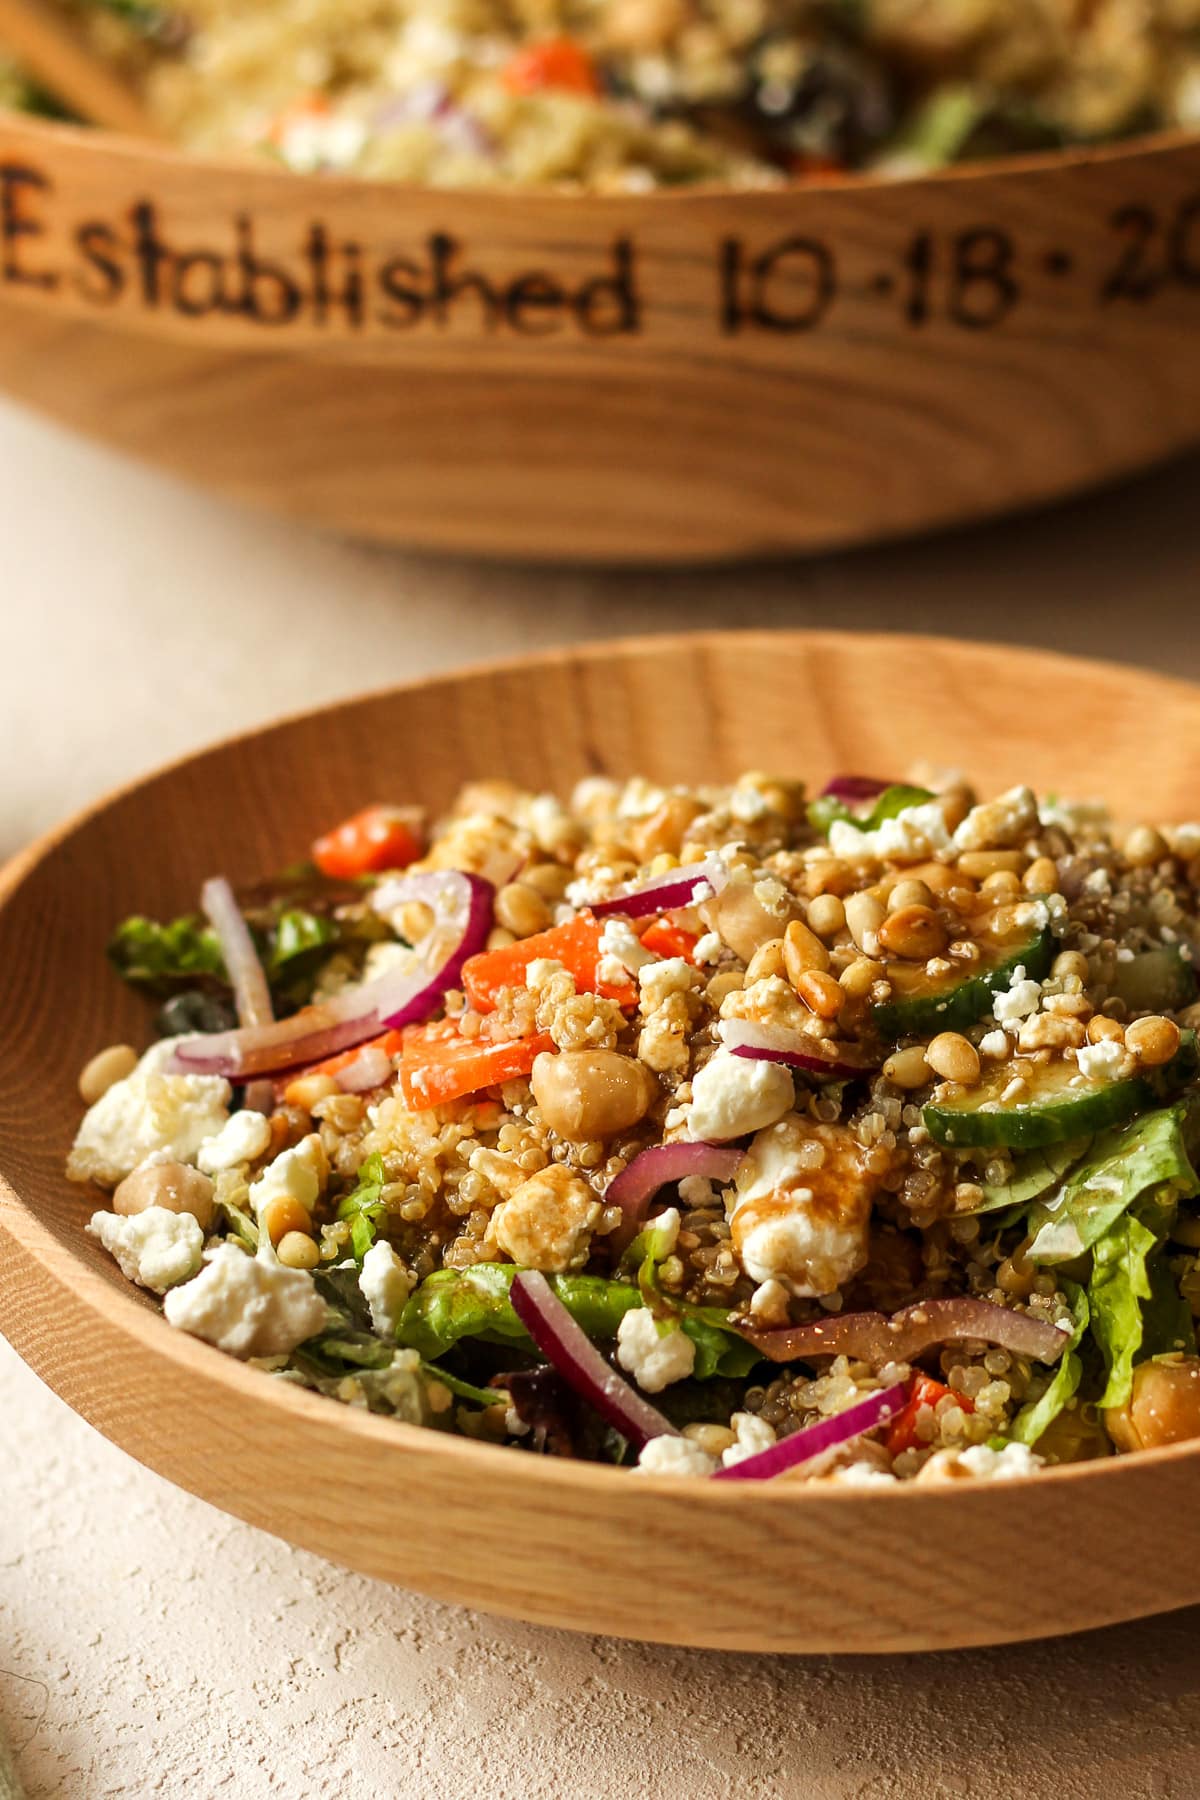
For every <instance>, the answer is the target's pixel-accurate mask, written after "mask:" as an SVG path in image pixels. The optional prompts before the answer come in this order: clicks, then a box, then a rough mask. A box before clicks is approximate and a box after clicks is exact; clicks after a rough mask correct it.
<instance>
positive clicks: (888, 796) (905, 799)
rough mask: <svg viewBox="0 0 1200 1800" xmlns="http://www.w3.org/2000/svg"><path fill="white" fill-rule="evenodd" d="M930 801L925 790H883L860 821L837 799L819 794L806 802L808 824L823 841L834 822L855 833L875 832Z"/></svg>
mask: <svg viewBox="0 0 1200 1800" xmlns="http://www.w3.org/2000/svg"><path fill="white" fill-rule="evenodd" d="M933 798H934V796H933V795H932V794H931V793H930V791H929V789H928V788H921V787H902V786H899V785H897V786H895V787H890V788H885V789H884V791H883V793H882V794H880V796H879V798H878V800H876V802H875V804H874V806H873V807H872V808H871V810H870V812H869V813H868V814H867V815H866V817H865V818H861V817H859V816H858V815H857V814H855V813H854V812H853V811H852V810H851V808H850V807H849V806H847V805H846V802H845V801H844V800H839V799H838V798H837V797H836V795H834V794H822V795H821V796H820V798H819V799H817V800H812V801H810V802H809V806H808V822H809V824H810V825H811V826H812V828H813V830H814V831H819V832H820V833H821V834H822V836H823V837H828V836H829V827H830V826H831V825H832V824H833V823H834V821H835V820H837V819H840V820H842V821H843V822H844V823H845V824H847V825H853V826H854V828H855V830H856V831H878V829H879V827H880V826H881V825H882V824H883V821H884V820H885V819H894V818H895V817H896V814H897V813H902V812H906V811H907V809H908V808H909V807H910V806H923V805H924V804H925V802H926V801H927V800H932V799H933Z"/></svg>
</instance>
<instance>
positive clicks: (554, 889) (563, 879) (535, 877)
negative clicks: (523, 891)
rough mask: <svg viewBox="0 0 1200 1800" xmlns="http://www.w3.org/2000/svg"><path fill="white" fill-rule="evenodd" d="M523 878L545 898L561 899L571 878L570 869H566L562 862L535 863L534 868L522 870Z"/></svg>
mask: <svg viewBox="0 0 1200 1800" xmlns="http://www.w3.org/2000/svg"><path fill="white" fill-rule="evenodd" d="M521 880H522V882H523V883H524V884H525V886H526V887H530V888H532V889H533V891H534V892H535V893H536V894H540V895H541V896H542V899H543V900H561V899H562V897H563V895H564V894H565V893H566V891H567V887H568V885H569V883H570V880H571V871H570V869H564V868H563V866H562V864H561V863H535V864H534V866H533V868H532V869H525V870H524V871H523V872H522V875H521Z"/></svg>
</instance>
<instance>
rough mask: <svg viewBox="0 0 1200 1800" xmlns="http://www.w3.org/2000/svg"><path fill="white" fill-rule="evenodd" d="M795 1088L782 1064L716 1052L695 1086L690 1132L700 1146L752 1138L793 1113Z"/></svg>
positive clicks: (689, 1119)
mask: <svg viewBox="0 0 1200 1800" xmlns="http://www.w3.org/2000/svg"><path fill="white" fill-rule="evenodd" d="M795 1100H796V1086H795V1083H794V1081H793V1080H792V1077H791V1073H790V1071H789V1070H787V1069H786V1068H784V1067H783V1065H782V1064H781V1063H774V1062H766V1061H757V1060H755V1059H753V1058H751V1057H747V1056H734V1055H733V1054H732V1052H731V1051H728V1050H718V1051H717V1054H716V1055H715V1056H714V1057H713V1058H712V1059H711V1061H709V1062H706V1063H705V1065H704V1067H703V1068H702V1069H701V1070H700V1073H699V1074H698V1075H697V1076H696V1077H695V1078H694V1080H693V1082H692V1104H691V1109H690V1111H689V1114H688V1131H689V1133H690V1135H691V1136H692V1137H693V1138H694V1139H695V1140H696V1141H697V1142H699V1143H705V1144H723V1143H727V1142H728V1141H729V1139H730V1138H738V1137H748V1136H749V1135H750V1133H751V1132H753V1131H761V1130H762V1129H763V1127H764V1126H766V1125H773V1124H774V1123H775V1121H776V1119H782V1117H783V1115H784V1114H785V1113H788V1112H791V1110H792V1107H793V1105H794V1104H795Z"/></svg>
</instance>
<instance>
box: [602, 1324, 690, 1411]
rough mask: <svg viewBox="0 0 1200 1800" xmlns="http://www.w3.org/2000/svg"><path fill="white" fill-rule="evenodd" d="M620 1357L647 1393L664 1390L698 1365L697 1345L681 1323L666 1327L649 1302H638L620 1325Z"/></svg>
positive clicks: (619, 1359) (684, 1377)
mask: <svg viewBox="0 0 1200 1800" xmlns="http://www.w3.org/2000/svg"><path fill="white" fill-rule="evenodd" d="M617 1361H618V1362H619V1363H620V1365H621V1367H622V1368H623V1369H626V1370H628V1372H629V1373H630V1374H631V1375H632V1376H633V1379H634V1380H635V1381H636V1382H637V1384H638V1386H639V1387H640V1388H641V1389H642V1391H643V1392H644V1393H647V1394H661V1392H662V1390H663V1389H664V1388H665V1387H669V1386H670V1385H671V1383H672V1382H673V1381H683V1380H685V1379H686V1378H687V1376H689V1375H690V1374H691V1372H692V1370H693V1369H694V1368H695V1366H696V1346H695V1344H693V1342H692V1340H691V1338H690V1337H689V1336H688V1335H687V1333H686V1331H684V1330H682V1328H681V1327H680V1326H678V1325H667V1326H666V1327H663V1326H661V1325H660V1324H659V1321H658V1320H657V1319H656V1318H655V1316H654V1314H653V1313H652V1312H651V1310H650V1308H649V1307H648V1306H634V1307H631V1308H630V1310H629V1311H628V1312H627V1313H625V1314H623V1315H622V1318H621V1322H620V1324H619V1325H618V1326H617Z"/></svg>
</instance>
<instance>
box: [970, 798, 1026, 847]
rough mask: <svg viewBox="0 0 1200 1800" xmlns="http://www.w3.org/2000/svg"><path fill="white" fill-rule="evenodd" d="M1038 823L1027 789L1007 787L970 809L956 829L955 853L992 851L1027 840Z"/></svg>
mask: <svg viewBox="0 0 1200 1800" xmlns="http://www.w3.org/2000/svg"><path fill="white" fill-rule="evenodd" d="M1037 822H1038V810H1037V799H1036V797H1035V795H1034V792H1033V789H1032V788H1028V787H1013V788H1009V790H1008V792H1007V793H1004V794H998V795H997V796H996V798H995V799H994V800H985V801H984V802H983V803H982V804H981V805H980V806H973V807H972V808H971V810H970V812H969V813H968V814H967V816H966V818H965V819H964V820H963V822H962V824H961V825H960V826H959V827H958V830H957V831H956V832H955V833H954V844H955V848H956V849H958V850H994V849H999V848H1003V847H1004V846H1006V845H1008V844H1016V843H1019V842H1020V841H1021V839H1022V838H1023V837H1028V835H1029V833H1030V832H1031V831H1033V830H1034V829H1035V828H1036V826H1037Z"/></svg>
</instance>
